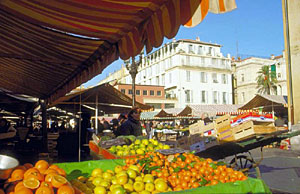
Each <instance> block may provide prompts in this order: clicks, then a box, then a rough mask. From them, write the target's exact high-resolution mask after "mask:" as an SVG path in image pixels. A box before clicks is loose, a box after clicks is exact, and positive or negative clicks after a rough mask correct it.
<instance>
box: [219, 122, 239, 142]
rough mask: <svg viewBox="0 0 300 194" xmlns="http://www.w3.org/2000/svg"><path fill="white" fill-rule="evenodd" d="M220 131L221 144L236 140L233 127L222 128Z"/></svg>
mask: <svg viewBox="0 0 300 194" xmlns="http://www.w3.org/2000/svg"><path fill="white" fill-rule="evenodd" d="M220 129H221V130H220V132H219V133H218V139H219V141H220V143H221V144H222V143H226V142H230V141H234V140H235V137H234V132H233V130H232V128H231V127H228V126H227V127H223V128H220Z"/></svg>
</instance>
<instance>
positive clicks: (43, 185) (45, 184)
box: [40, 181, 52, 188]
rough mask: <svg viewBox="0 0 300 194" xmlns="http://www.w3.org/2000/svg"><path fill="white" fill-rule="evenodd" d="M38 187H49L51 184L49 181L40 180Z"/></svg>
mask: <svg viewBox="0 0 300 194" xmlns="http://www.w3.org/2000/svg"><path fill="white" fill-rule="evenodd" d="M40 187H50V188H52V185H51V183H48V182H45V181H43V182H41V184H40Z"/></svg>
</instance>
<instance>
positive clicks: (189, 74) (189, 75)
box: [186, 71, 191, 82]
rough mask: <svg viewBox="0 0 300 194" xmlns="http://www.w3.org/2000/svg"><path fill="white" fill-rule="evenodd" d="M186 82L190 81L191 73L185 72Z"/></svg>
mask: <svg viewBox="0 0 300 194" xmlns="http://www.w3.org/2000/svg"><path fill="white" fill-rule="evenodd" d="M186 81H187V82H190V81H191V71H186Z"/></svg>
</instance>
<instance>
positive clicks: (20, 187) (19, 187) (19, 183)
mask: <svg viewBox="0 0 300 194" xmlns="http://www.w3.org/2000/svg"><path fill="white" fill-rule="evenodd" d="M24 187H25V186H24V184H23V181H21V182H18V184H16V186H15V192H17V191H18V190H20V189H22V188H24Z"/></svg>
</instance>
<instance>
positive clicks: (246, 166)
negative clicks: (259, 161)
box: [230, 155, 255, 172]
mask: <svg viewBox="0 0 300 194" xmlns="http://www.w3.org/2000/svg"><path fill="white" fill-rule="evenodd" d="M254 163H255V162H254V160H253V159H252V158H249V157H247V156H245V155H239V156H237V157H235V158H233V159H232V160H231V162H230V166H231V167H232V168H234V169H235V170H241V171H244V172H246V171H249V170H250V169H251V168H253V164H254Z"/></svg>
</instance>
